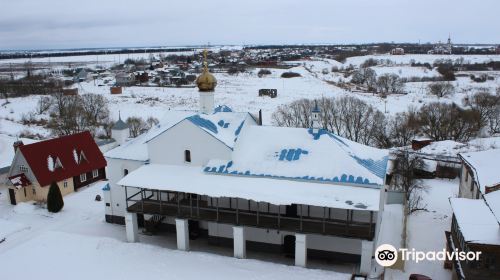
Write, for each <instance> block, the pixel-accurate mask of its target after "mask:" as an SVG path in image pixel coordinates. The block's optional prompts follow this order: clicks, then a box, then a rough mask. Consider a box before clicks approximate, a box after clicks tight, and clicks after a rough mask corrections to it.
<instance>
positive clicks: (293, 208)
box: [285, 204, 297, 218]
mask: <svg viewBox="0 0 500 280" xmlns="http://www.w3.org/2000/svg"><path fill="white" fill-rule="evenodd" d="M285 215H286V216H287V217H292V218H297V204H292V205H287V206H286V212H285Z"/></svg>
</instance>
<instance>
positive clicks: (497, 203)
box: [484, 191, 500, 224]
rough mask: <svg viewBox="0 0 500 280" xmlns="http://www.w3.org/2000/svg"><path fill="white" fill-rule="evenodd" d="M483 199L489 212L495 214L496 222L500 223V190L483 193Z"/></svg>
mask: <svg viewBox="0 0 500 280" xmlns="http://www.w3.org/2000/svg"><path fill="white" fill-rule="evenodd" d="M484 200H485V201H486V204H488V207H490V209H491V212H492V213H493V215H495V218H496V219H497V221H498V223H499V224H500V191H494V192H490V193H487V194H485V195H484Z"/></svg>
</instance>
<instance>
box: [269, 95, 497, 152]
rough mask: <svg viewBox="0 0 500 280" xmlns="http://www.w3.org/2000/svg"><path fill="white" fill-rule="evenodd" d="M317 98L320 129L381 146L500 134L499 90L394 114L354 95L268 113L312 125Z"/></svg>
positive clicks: (277, 119) (290, 123) (282, 122)
mask: <svg viewBox="0 0 500 280" xmlns="http://www.w3.org/2000/svg"><path fill="white" fill-rule="evenodd" d="M315 102H317V104H318V106H319V108H320V110H321V113H320V120H319V121H320V124H321V127H322V128H323V129H326V130H328V131H331V132H333V133H335V134H337V135H339V136H342V137H345V138H347V139H350V140H353V141H356V142H359V143H362V144H365V145H370V146H376V147H380V148H390V147H402V146H407V145H410V144H411V140H412V139H413V138H415V137H417V136H424V135H425V136H429V137H431V138H433V139H434V140H435V141H442V140H454V141H459V142H460V141H461V142H464V141H468V140H469V139H471V138H473V137H477V136H480V135H481V134H482V133H483V134H484V133H486V134H490V135H492V134H496V133H500V93H496V94H491V93H489V92H478V93H476V94H474V95H472V96H471V97H468V98H466V99H465V100H464V102H463V106H459V105H458V104H455V103H445V102H433V103H429V104H426V105H423V106H422V107H420V108H418V109H417V108H415V107H410V108H409V109H408V110H407V111H404V112H400V113H397V114H395V115H394V116H386V115H385V114H384V113H382V112H381V111H380V110H378V109H377V108H375V107H373V106H372V105H370V104H368V103H366V102H365V101H363V100H361V99H358V98H356V97H353V96H341V97H332V98H321V99H316V100H310V99H300V100H297V101H294V102H292V103H290V104H285V105H281V106H279V107H278V108H277V110H276V111H275V112H274V113H273V115H272V120H273V122H274V123H275V124H276V125H278V126H287V127H303V128H309V127H312V119H311V113H310V112H311V110H312V108H313V106H314V104H315Z"/></svg>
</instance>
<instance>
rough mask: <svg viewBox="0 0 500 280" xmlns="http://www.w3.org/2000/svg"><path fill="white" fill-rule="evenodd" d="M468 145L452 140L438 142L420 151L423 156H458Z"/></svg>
mask: <svg viewBox="0 0 500 280" xmlns="http://www.w3.org/2000/svg"><path fill="white" fill-rule="evenodd" d="M465 147H467V144H463V143H460V142H455V141H452V140H444V141H436V142H432V143H431V144H429V145H427V146H425V147H423V148H422V149H420V150H418V152H419V153H422V154H430V155H447V156H456V155H457V154H458V153H459V152H461V151H463V148H465Z"/></svg>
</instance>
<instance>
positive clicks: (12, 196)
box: [9, 189, 17, 205]
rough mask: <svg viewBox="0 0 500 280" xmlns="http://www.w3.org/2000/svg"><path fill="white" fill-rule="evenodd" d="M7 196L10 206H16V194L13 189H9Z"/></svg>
mask: <svg viewBox="0 0 500 280" xmlns="http://www.w3.org/2000/svg"><path fill="white" fill-rule="evenodd" d="M9 196H10V204H12V205H16V204H17V203H16V193H15V192H14V190H13V189H9Z"/></svg>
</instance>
